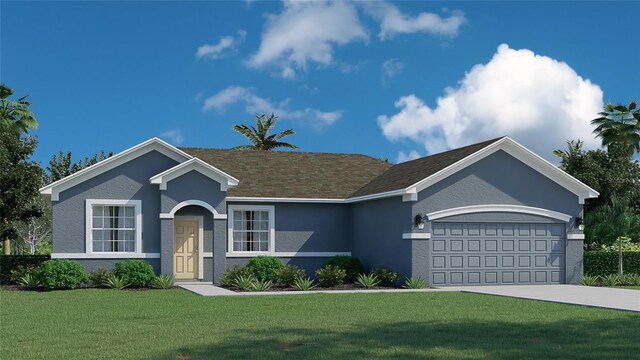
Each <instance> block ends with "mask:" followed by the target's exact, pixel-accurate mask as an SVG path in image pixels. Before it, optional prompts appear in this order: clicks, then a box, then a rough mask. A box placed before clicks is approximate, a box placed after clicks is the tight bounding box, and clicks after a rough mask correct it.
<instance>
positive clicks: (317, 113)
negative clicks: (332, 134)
mask: <svg viewBox="0 0 640 360" xmlns="http://www.w3.org/2000/svg"><path fill="white" fill-rule="evenodd" d="M289 102H290V99H285V100H283V101H280V102H278V103H274V102H272V101H271V100H269V99H265V98H262V97H260V96H258V95H256V94H255V92H254V91H253V89H250V88H245V87H242V86H230V87H228V88H226V89H224V90H222V91H220V92H218V93H217V94H215V95H212V96H210V97H209V98H207V99H206V100H205V102H204V106H203V108H202V110H203V111H208V110H212V109H215V110H218V111H224V110H225V108H226V107H227V106H228V105H233V104H242V105H244V108H245V111H246V112H247V113H249V114H255V113H257V114H271V113H274V114H276V115H278V117H279V118H280V119H283V120H307V121H310V122H311V124H312V125H313V126H314V127H316V128H317V129H322V128H324V127H326V126H329V125H332V124H333V123H335V122H336V121H337V120H338V119H340V117H341V116H342V111H341V110H338V111H321V110H318V109H313V108H305V109H301V110H296V109H292V108H291V107H290V106H289Z"/></svg>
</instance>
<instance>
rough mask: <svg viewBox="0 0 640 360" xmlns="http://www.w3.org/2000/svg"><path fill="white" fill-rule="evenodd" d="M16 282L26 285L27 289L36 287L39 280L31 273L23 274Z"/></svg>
mask: <svg viewBox="0 0 640 360" xmlns="http://www.w3.org/2000/svg"><path fill="white" fill-rule="evenodd" d="M18 283H19V284H20V285H24V286H26V287H28V288H29V289H33V288H36V287H38V285H40V281H39V280H38V278H37V277H36V276H35V275H32V274H25V275H24V276H23V277H22V279H20V281H18Z"/></svg>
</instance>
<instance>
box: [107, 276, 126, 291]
mask: <svg viewBox="0 0 640 360" xmlns="http://www.w3.org/2000/svg"><path fill="white" fill-rule="evenodd" d="M104 286H106V287H108V288H109V289H113V290H123V289H124V288H126V287H127V286H129V284H128V283H127V280H125V279H124V278H121V277H119V276H116V275H115V274H109V276H107V278H106V279H105V281H104Z"/></svg>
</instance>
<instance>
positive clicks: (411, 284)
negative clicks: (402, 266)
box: [402, 277, 427, 289]
mask: <svg viewBox="0 0 640 360" xmlns="http://www.w3.org/2000/svg"><path fill="white" fill-rule="evenodd" d="M402 287H403V288H405V289H422V288H425V287H427V282H426V280H424V279H423V278H419V277H415V278H414V277H412V278H406V279H405V280H404V285H403V286H402Z"/></svg>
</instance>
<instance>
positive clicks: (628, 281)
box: [620, 274, 635, 286]
mask: <svg viewBox="0 0 640 360" xmlns="http://www.w3.org/2000/svg"><path fill="white" fill-rule="evenodd" d="M620 285H622V286H633V285H635V275H632V274H625V275H622V276H620Z"/></svg>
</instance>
